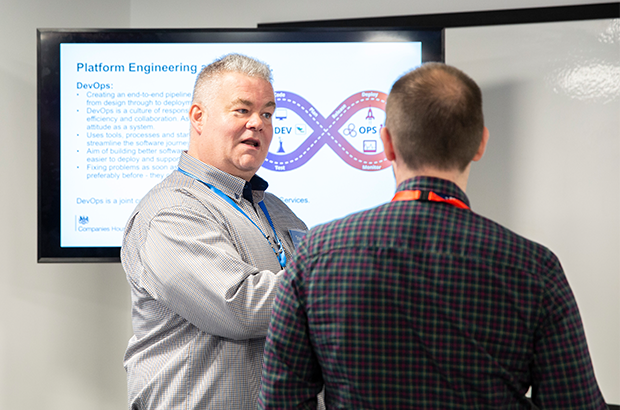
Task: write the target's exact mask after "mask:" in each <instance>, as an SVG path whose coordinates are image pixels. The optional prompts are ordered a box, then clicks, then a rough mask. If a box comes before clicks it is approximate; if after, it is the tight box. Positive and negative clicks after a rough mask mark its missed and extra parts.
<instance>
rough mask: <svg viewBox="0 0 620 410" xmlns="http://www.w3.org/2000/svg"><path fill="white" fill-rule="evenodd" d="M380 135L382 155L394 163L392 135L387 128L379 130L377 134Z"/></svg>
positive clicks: (394, 154)
mask: <svg viewBox="0 0 620 410" xmlns="http://www.w3.org/2000/svg"><path fill="white" fill-rule="evenodd" d="M379 134H380V135H381V141H382V142H383V153H384V154H385V157H386V158H387V159H388V161H394V159H395V158H396V153H395V152H394V142H393V141H392V135H391V134H390V131H388V129H387V127H383V128H381V131H380V132H379Z"/></svg>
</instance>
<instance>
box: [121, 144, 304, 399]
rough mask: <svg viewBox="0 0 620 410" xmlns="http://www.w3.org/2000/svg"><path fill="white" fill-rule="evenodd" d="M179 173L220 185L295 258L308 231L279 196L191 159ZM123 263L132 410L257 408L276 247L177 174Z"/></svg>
mask: <svg viewBox="0 0 620 410" xmlns="http://www.w3.org/2000/svg"><path fill="white" fill-rule="evenodd" d="M179 167H180V168H181V169H183V170H185V171H187V172H188V173H190V174H191V175H194V176H196V177H197V178H198V179H200V180H201V181H204V182H206V183H209V184H212V185H213V186H215V187H217V188H219V189H220V190H221V191H223V192H224V193H225V194H226V195H228V196H229V197H230V198H231V199H233V200H235V202H236V203H237V204H238V205H239V207H240V208H241V209H243V211H244V212H245V213H246V214H247V216H249V217H250V218H252V220H253V221H254V223H256V224H257V225H258V226H259V227H260V228H261V230H262V231H263V232H264V233H265V234H267V235H270V236H273V230H272V228H271V226H270V225H269V222H268V220H267V219H266V217H265V215H264V214H263V211H262V210H261V209H260V207H259V206H258V205H257V204H258V203H259V202H260V201H264V204H265V205H266V208H267V210H268V212H269V214H270V216H271V219H272V221H273V224H274V226H275V228H276V232H277V235H278V237H279V238H280V240H281V241H282V244H283V246H284V250H285V253H286V256H287V259H288V260H290V259H291V258H292V254H291V252H292V251H293V249H294V246H293V242H292V240H291V236H290V234H289V231H288V230H289V229H301V230H306V229H307V228H306V225H305V224H304V223H303V222H302V221H301V220H300V219H298V218H297V217H296V216H295V215H294V214H293V212H292V211H291V210H290V209H289V208H288V207H287V206H286V205H285V204H284V203H283V202H282V201H280V200H279V199H278V198H277V197H275V196H274V195H272V194H269V193H265V192H263V191H254V192H253V199H254V203H255V204H256V205H252V204H251V203H250V202H249V201H247V200H245V199H243V197H242V192H243V187H244V185H245V181H244V180H242V179H240V178H237V177H234V176H232V175H230V174H227V173H225V172H222V171H220V170H218V169H216V168H213V167H210V166H208V165H206V164H204V163H203V162H201V161H199V160H197V159H195V158H192V157H191V156H189V155H187V154H186V153H183V154H182V156H181V159H180V162H179ZM121 260H122V263H123V268H124V269H125V272H126V274H127V280H128V282H129V285H130V287H131V297H132V322H133V329H134V336H133V337H132V338H131V339H130V341H129V345H128V348H127V352H126V354H125V360H124V365H125V369H126V370H127V378H128V395H129V408H131V409H150V410H153V409H168V410H169V409H207V408H208V409H254V408H256V403H257V396H258V390H259V384H260V373H261V365H262V356H263V346H264V342H265V335H266V333H267V327H268V325H269V319H270V315H271V307H272V301H273V297H274V292H275V289H276V287H277V284H278V281H279V279H280V277H281V274H282V272H281V271H280V269H281V268H280V265H279V263H278V259H277V257H276V255H275V254H274V252H273V250H272V246H271V244H270V242H269V241H268V240H267V239H265V237H264V236H263V234H261V232H260V231H259V230H258V229H257V228H256V226H254V225H253V224H252V223H251V222H250V221H249V220H248V219H247V218H246V217H245V216H244V215H242V214H241V213H240V212H239V211H238V210H235V209H234V208H233V207H232V206H231V205H230V204H228V203H226V202H225V201H224V200H223V199H222V198H220V197H219V196H218V195H217V194H216V193H214V192H213V191H212V190H211V189H209V188H208V187H207V186H206V185H205V184H203V183H201V182H200V181H198V180H197V179H194V178H192V177H190V176H187V175H185V174H183V173H181V172H179V171H174V172H173V173H172V174H171V175H170V176H168V177H167V178H166V179H164V180H163V181H162V182H161V183H159V184H158V185H157V186H155V187H154V188H153V189H152V190H151V191H150V192H149V193H148V194H147V195H146V196H145V198H144V199H143V200H142V201H141V202H140V204H139V205H138V206H137V207H136V209H135V211H134V212H133V214H132V216H131V218H130V219H129V221H128V223H127V226H126V228H125V236H124V239H123V246H122V249H121Z"/></svg>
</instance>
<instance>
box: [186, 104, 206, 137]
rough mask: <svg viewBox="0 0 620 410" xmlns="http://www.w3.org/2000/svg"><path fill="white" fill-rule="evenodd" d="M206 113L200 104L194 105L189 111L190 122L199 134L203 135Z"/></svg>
mask: <svg viewBox="0 0 620 410" xmlns="http://www.w3.org/2000/svg"><path fill="white" fill-rule="evenodd" d="M205 116H206V113H205V111H204V109H203V108H202V106H201V105H200V104H197V103H195V104H192V106H191V107H190V109H189V121H190V123H191V124H192V128H193V129H194V130H195V131H196V133H197V134H199V135H200V134H202V128H203V126H204V119H205Z"/></svg>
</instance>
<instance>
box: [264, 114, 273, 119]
mask: <svg viewBox="0 0 620 410" xmlns="http://www.w3.org/2000/svg"><path fill="white" fill-rule="evenodd" d="M263 116H264V117H265V118H267V119H268V120H270V119H271V117H272V116H273V114H272V113H270V112H266V113H264V114H263Z"/></svg>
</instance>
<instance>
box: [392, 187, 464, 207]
mask: <svg viewBox="0 0 620 410" xmlns="http://www.w3.org/2000/svg"><path fill="white" fill-rule="evenodd" d="M395 201H431V202H444V203H447V204H450V205H453V206H456V207H457V208H460V209H469V206H467V204H466V203H465V202H463V201H461V200H460V199H457V198H454V197H446V198H444V197H443V196H441V195H437V194H436V193H434V192H433V191H421V190H415V191H410V190H409V191H399V192H397V193H396V195H394V198H392V202H395Z"/></svg>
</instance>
